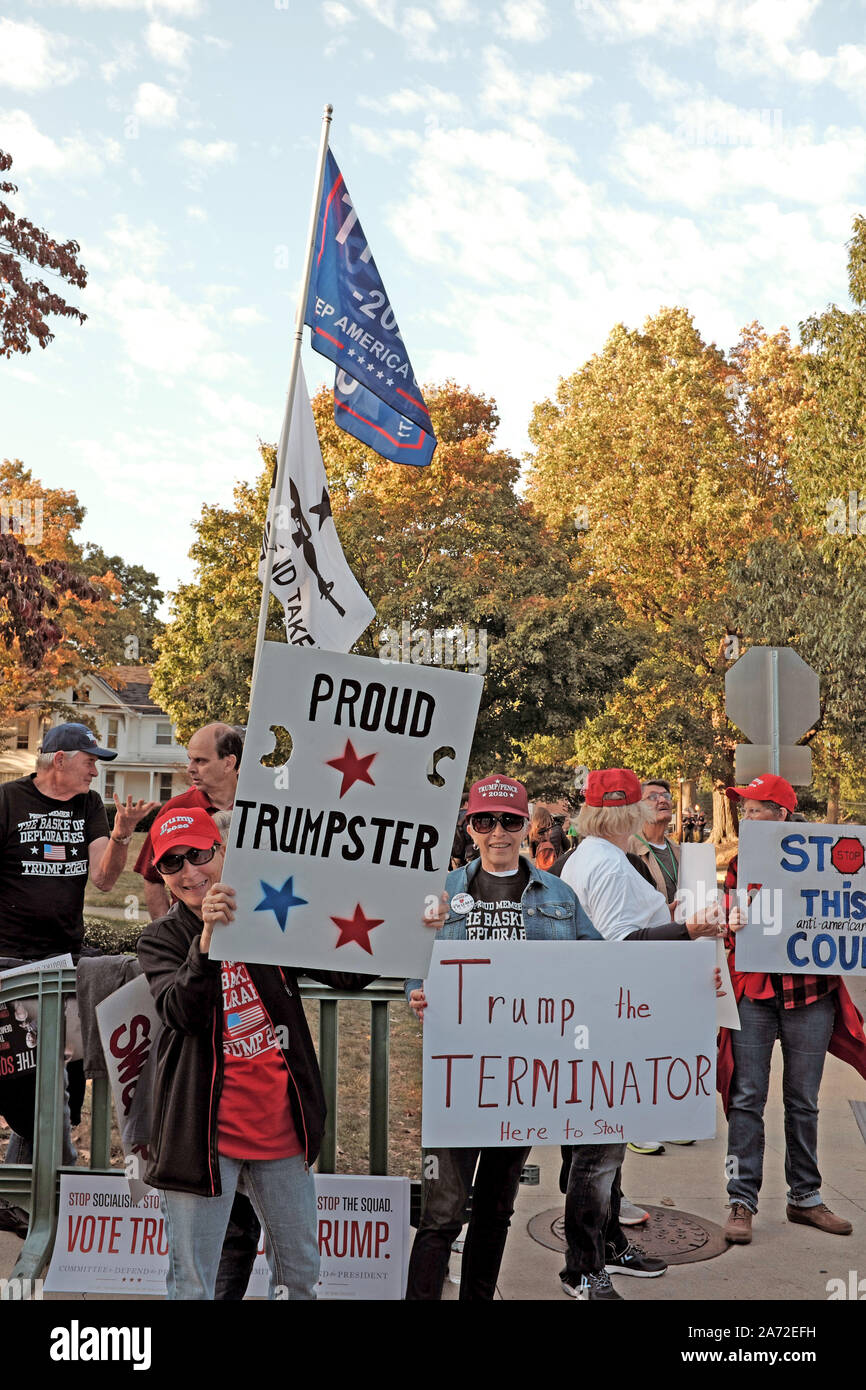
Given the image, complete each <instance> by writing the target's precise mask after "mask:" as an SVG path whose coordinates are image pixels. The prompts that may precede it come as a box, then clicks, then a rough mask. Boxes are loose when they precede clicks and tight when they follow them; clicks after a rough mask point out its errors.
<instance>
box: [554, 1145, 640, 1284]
mask: <svg viewBox="0 0 866 1390" xmlns="http://www.w3.org/2000/svg"><path fill="white" fill-rule="evenodd" d="M624 1158H625V1144H576V1145H575V1147H574V1148H573V1149H572V1152H571V1169H570V1171H569V1174H568V1187H567V1189H566V1193H565V1231H564V1234H565V1241H566V1245H567V1246H568V1253H567V1255H566V1264H565V1269H564V1270H563V1271H562V1273H563V1275H569V1276H570V1277H572V1278H574V1279H577V1278H579V1277H580V1275H582V1274H598V1273H600V1271H601V1270H603V1269H604V1266H605V1246H606V1245H612V1246H613V1247H614V1249H615V1250H616V1252H617V1254H621V1253H622V1251H623V1250H625V1248H626V1246H627V1245H628V1236H626V1235H624V1234H623V1231H622V1227H621V1226H620V1224H619V1204H620V1201H621V1199H622V1190H621V1187H620V1170H621V1168H622V1162H623V1159H624Z"/></svg>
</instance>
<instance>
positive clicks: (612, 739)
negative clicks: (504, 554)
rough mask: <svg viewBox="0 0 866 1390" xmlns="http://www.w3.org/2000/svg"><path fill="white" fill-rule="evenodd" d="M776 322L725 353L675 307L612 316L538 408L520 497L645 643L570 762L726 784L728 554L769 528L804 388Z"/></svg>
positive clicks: (784, 486) (732, 614)
mask: <svg viewBox="0 0 866 1390" xmlns="http://www.w3.org/2000/svg"><path fill="white" fill-rule="evenodd" d="M801 390H802V388H801V385H800V378H799V367H798V354H797V353H796V351H794V350H793V349H792V348H791V345H790V342H789V340H788V336H787V333H786V332H785V331H784V330H783V331H782V332H781V333H779V334H777V335H775V337H772V338H770V337H767V335H766V334H765V333H764V332H763V330H762V329H761V328H760V327H759V326H758V325H757V324H753V325H751V327H750V328H749V329H747V330H744V332H743V335H742V337H741V339H740V342H739V343H738V344H737V346H736V348H735V349H734V351H733V352H732V354H731V356H730V358H729V359H726V358H725V357H724V356H723V354H722V353H721V352H720V351H719V350H718V349H717V348H716V347H715V346H713V345H712V344H707V343H705V342H704V341H703V339H702V338H701V336H700V334H699V333H698V331H697V329H696V328H695V326H694V324H693V322H692V319H691V317H690V315H689V314H688V313H687V312H686V311H685V310H684V309H663V310H661V311H660V312H659V313H658V314H657V315H656V316H655V317H654V318H651V319H649V320H648V321H647V322H646V324H645V325H644V328H643V331H642V332H637V331H630V330H628V329H626V328H625V327H623V326H622V325H618V326H617V327H616V328H615V329H614V330H613V332H612V333H611V335H610V337H609V338H608V341H607V343H606V344H605V346H604V349H603V350H602V352H601V353H599V354H597V355H596V356H594V357H592V358H591V359H590V360H589V361H588V362H587V363H586V365H585V366H584V367H583V368H582V369H581V370H580V371H578V372H576V373H574V374H573V375H572V376H570V377H568V378H566V379H563V380H562V381H561V382H560V385H559V389H558V391H557V393H556V398H555V400H552V401H545V402H544V403H543V404H541V405H539V406H538V407H536V409H535V412H534V414H533V419H532V424H531V427H530V437H531V439H532V441H533V443H534V445H535V456H534V459H533V463H532V468H531V473H530V479H529V487H528V496H529V497H530V499H531V500H532V501H534V502H535V504H536V506H537V507H538V508H539V510H540V511H542V512H543V513H544V515H545V516H546V517H547V519H548V521H549V523H550V524H551V525H552V526H559V527H560V528H562V530H561V534H563V535H564V534H565V533H566V532H567V531H568V530H569V529H573V528H577V534H578V536H579V538H580V547H581V552H582V556H583V559H584V562H585V563H586V564H587V565H588V566H589V567H590V569H591V572H592V573H593V575H594V576H596V577H597V578H600V579H602V580H604V581H605V582H606V584H607V585H609V587H610V589H611V591H612V594H613V596H614V598H615V599H616V601H617V603H618V604H619V606H620V608H621V609H622V610H623V612H624V613H625V614H626V615H627V617H628V618H629V619H631V620H632V621H633V622H635V623H636V624H640V625H642V628H643V631H644V633H645V636H646V640H647V644H648V651H647V653H646V655H645V656H644V657H643V659H642V660H641V661H640V662H638V664H637V665H636V666H635V667H634V669H633V670H632V672H631V673H630V675H629V676H628V678H627V679H626V680H625V681H624V682H623V683H622V685H621V686H619V687H618V688H617V689H616V690H615V691H614V693H613V694H612V695H611V696H610V698H609V699H608V700H607V702H606V704H605V707H604V710H603V712H601V713H600V714H599V715H598V716H597V717H596V718H595V719H594V720H591V721H590V722H589V723H588V724H587V725H586V726H585V727H584V728H583V729H582V730H580V731H579V733H578V736H577V739H576V751H575V758H576V761H578V762H581V763H586V764H587V765H588V766H603V765H605V764H617V763H625V764H626V765H630V766H634V767H635V768H636V769H637V770H638V771H639V772H643V773H649V772H650V771H655V772H658V773H667V774H668V775H670V776H676V775H677V773H678V772H679V773H681V774H685V775H686V776H687V777H690V776H695V775H697V776H699V777H701V778H702V779H703V780H704V781H705V783H708V784H710V785H712V786H713V787H714V789H715V791H716V792H717V794H718V795H717V811H718V812H719V815H718V817H717V819H718V821H719V824H720V825H721V824H722V823H723V814H722V813H723V804H722V803H723V802H724V798H723V797H722V796H721V788H722V787H723V786H724V785H725V784H726V783H727V782H729V780H730V778H731V776H732V771H733V766H732V750H733V745H734V742H735V736H734V732H733V730H732V729H731V728H730V727H729V726H728V725H727V722H726V720H725V716H724V675H725V670H726V669H727V666H728V664H729V660H730V653H731V651H732V648H731V645H730V644H729V643H727V642H726V634H727V633H736V631H737V604H736V602H735V600H734V596H733V593H732V585H731V580H730V577H729V573H728V570H729V564H730V560H731V557H732V556H736V555H738V554H745V552H746V550H747V548H748V545H749V543H750V542H751V541H753V540H754V539H755V537H756V536H761V535H769V534H772V533H773V530H774V528H775V526H776V525H777V524H778V522H779V518H780V516H781V515H782V513H783V509H784V506H785V505H786V502H787V501H788V497H789V485H788V482H787V476H786V469H787V448H788V443H789V438H790V434H791V432H792V430H793V425H794V421H795V419H796V415H797V411H798V409H799V402H800V396H801Z"/></svg>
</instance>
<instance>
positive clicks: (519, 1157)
mask: <svg viewBox="0 0 866 1390" xmlns="http://www.w3.org/2000/svg"><path fill="white" fill-rule="evenodd" d="M528 822H529V804H528V801H527V797H526V788H525V787H524V786H523V784H522V783H521V782H515V781H514V780H513V779H512V778H510V777H500V776H493V777H484V778H482V779H481V781H479V782H475V783H474V784H473V785H472V787H471V788H470V791H469V802H468V805H467V810H466V823H467V826H468V829H469V834H470V835H471V836H472V839H473V840H474V842H475V844H476V845H477V846H478V849H479V852H480V854H479V858H477V859H473V860H472V861H471V862H470V863H469V864H465V865H463V866H462V867H460V868H457V869H454V870H452V872H451V873H450V874H449V875H448V878H447V879H446V880H445V891H446V894H447V898H448V911H447V916H446V918H445V921H444V924H443V925H442V926H441V927H440V929H439V932H438V937H439V938H440V939H442V940H446V941H513V942H515V943H516V949H518V950H519V949H520V946H519V943H520V942H521V941H576V940H582V941H588V940H591V941H597V940H599V935H598V932H597V931H596V930H595V928H594V927H593V926H592V924H591V923H590V921H589V918H588V917H587V916H586V913H585V912H584V911H583V910H582V908H581V907H580V904H579V903H578V901H577V898H576V897H575V895H574V893H573V892H572V891H571V889H570V888H569V887H568V886H567V885H566V884H564V883H563V882H562V880H561V879H559V878H556V877H554V876H553V875H552V874H548V873H545V872H544V871H543V870H541V869H537V868H536V867H535V865H534V864H533V863H531V861H530V860H528V859H525V858H523V857H521V854H520V843H521V840H522V839H523V837H524V834H525V833H526V827H527V824H528ZM406 994H407V998H408V1000H409V1005H410V1007H411V1008H412V1009H413V1010H414V1012H415V1014H416V1015H417V1017H418V1018H419V1019H420V1020H421V1021H422V1022H423V1019H424V1010H425V1009H426V1008H427V999H426V996H425V994H424V986H423V982H422V981H421V980H407V981H406ZM530 1152H531V1149H529V1148H514V1149H512V1148H489V1149H482V1148H459V1149H458V1148H453V1149H428V1150H425V1155H424V1158H425V1163H424V1171H425V1180H424V1204H423V1207H422V1211H421V1219H420V1221H419V1224H418V1232H417V1234H416V1236H415V1243H414V1245H413V1247H412V1255H411V1258H410V1261H409V1276H408V1282H407V1289H406V1297H407V1299H410V1300H421V1299H426V1300H436V1299H440V1298H441V1297H442V1288H443V1285H444V1283H445V1276H446V1274H447V1272H448V1260H449V1256H450V1252H451V1245H452V1242H453V1241H454V1239H455V1237H456V1236H457V1235H458V1233H459V1231H460V1228H461V1226H462V1225H463V1213H464V1209H465V1207H466V1201H467V1198H468V1196H469V1193H470V1191H471V1192H472V1213H471V1216H470V1219H469V1228H468V1231H467V1233H466V1240H465V1243H464V1246H463V1264H462V1271H461V1278H460V1298H461V1300H464V1301H470V1300H484V1301H488V1300H490V1299H492V1298H493V1297H494V1295H495V1292H496V1280H497V1278H498V1275H499V1266H500V1264H501V1263H502V1255H503V1252H504V1250H505V1242H506V1239H507V1237H508V1228H509V1225H510V1222H511V1215H512V1212H513V1211H514V1202H515V1198H516V1196H517V1189H518V1185H519V1183H520V1174H521V1171H522V1169H523V1166H524V1164H525V1162H526V1160H527V1158H528V1157H529V1154H530ZM428 1166H429V1170H430V1172H431V1176H430V1177H427V1176H426V1173H427V1171H428ZM602 1219H603V1218H602V1213H599V1220H600V1221H601V1220H602Z"/></svg>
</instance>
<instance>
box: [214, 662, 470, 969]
mask: <svg viewBox="0 0 866 1390" xmlns="http://www.w3.org/2000/svg"><path fill="white" fill-rule="evenodd" d="M481 686H482V681H481V677H480V676H473V675H468V674H464V673H458V672H455V671H442V670H438V669H435V668H433V667H429V666H407V665H403V664H402V663H400V664H394V665H391V664H386V663H384V662H381V661H375V660H373V659H371V658H369V657H361V656H344V655H342V654H340V653H337V652H326V651H317V650H311V649H307V648H291V647H288V646H285V645H282V644H280V643H275V642H266V643H265V645H264V647H263V649H262V656H261V663H260V667H259V673H258V677H257V682H256V691H255V696H254V700H253V708H252V712H251V716H250V724H249V728H248V730H247V736H246V741H245V746H244V757H243V762H242V764H241V773H240V781H239V784H238V790H237V796H236V799H235V808H234V812H233V815H232V824H231V831H230V834H229V843H228V854H227V858H226V864H225V868H224V870H223V879H224V880H225V882H226V883H228V884H231V886H232V887H233V888H234V890H235V892H236V893H237V913H236V917H235V921H234V922H233V923H231V925H229V926H227V927H218V928H217V929H216V930H215V931H214V934H213V941H212V943H211V948H210V954H211V956H212V957H216V958H217V959H219V960H242V961H262V962H265V963H267V964H272V965H294V966H300V967H307V968H311V969H319V970H322V969H324V970H339V971H358V972H362V973H369V974H376V975H413V976H414V975H423V974H424V973H425V971H426V969H427V964H428V961H429V959H430V951H431V949H432V942H433V933H432V932H431V931H430V929H429V928H428V927H426V926H425V925H424V923H423V921H422V916H423V913H424V909H425V904H426V900H427V899H428V898H430V897H437V898H438V895H439V893H440V892H441V890H442V887H443V884H444V879H445V875H446V873H447V870H448V860H449V856H450V853H451V844H452V841H453V838H454V826H455V824H456V821H457V812H458V809H459V803H460V793H461V791H462V789H463V778H464V774H465V772H466V764H467V762H468V760H469V749H470V745H471V742H472V735H473V732H474V729H475V717H476V715H477V713H478V703H479V700H480V698H481ZM280 730H282V731H284V733H288V735H289V736H290V738H291V740H292V752H291V757H290V758H289V761H288V762H286V763H283V765H282V766H280V765H279V762H278V760H276V759H271V760H270V761H272V762H275V761H276V762H277V765H276V766H268V767H265V766H262V762H261V759H262V757H263V756H265V757H267V756H268V755H269V754H270V753H271V751H272V750H273V749H274V746H275V739H276V738H277V736H278V734H279V731H280Z"/></svg>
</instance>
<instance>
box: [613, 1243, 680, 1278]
mask: <svg viewBox="0 0 866 1390" xmlns="http://www.w3.org/2000/svg"><path fill="white" fill-rule="evenodd" d="M605 1254H606V1256H607V1258H606V1260H605V1265H604V1267H605V1269H606V1271H607V1273H608V1274H634V1275H635V1276H636V1277H637V1278H638V1279H658V1277H659V1275H660V1274H664V1272H665V1270H666V1269H667V1265H666V1264H665V1262H664V1260H656V1259H654V1258H653V1256H652V1255H648V1254H647V1253H646V1251H645V1250H642V1249H641V1248H640V1246H639V1245H631V1244H628V1245H627V1246H626V1247H625V1249H624V1250H623V1251H621V1252H620V1254H619V1255H618V1254H617V1253H616V1251H615V1250H614V1248H613V1246H612V1245H608V1246H606V1247H605Z"/></svg>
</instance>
